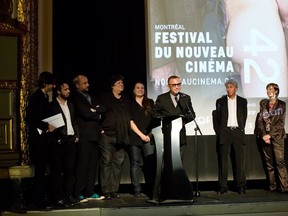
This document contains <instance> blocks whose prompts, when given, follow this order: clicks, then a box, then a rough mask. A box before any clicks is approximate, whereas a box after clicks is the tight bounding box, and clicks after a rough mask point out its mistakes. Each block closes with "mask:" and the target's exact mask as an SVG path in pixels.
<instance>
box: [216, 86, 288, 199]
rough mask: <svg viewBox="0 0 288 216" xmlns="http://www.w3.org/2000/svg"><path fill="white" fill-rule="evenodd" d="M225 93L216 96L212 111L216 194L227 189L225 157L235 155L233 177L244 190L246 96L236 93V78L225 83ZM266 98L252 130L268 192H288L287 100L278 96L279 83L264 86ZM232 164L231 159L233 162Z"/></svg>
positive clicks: (223, 192)
mask: <svg viewBox="0 0 288 216" xmlns="http://www.w3.org/2000/svg"><path fill="white" fill-rule="evenodd" d="M225 86H226V92H227V95H224V96H223V97H221V98H219V99H217V101H216V110H215V113H214V115H215V116H214V130H215V132H216V135H217V142H218V146H217V147H218V154H219V186H220V188H219V191H218V193H219V194H225V193H227V190H228V184H227V178H228V159H229V156H230V152H231V153H232V155H233V156H234V161H233V162H234V166H232V167H233V168H234V170H233V171H234V172H233V174H234V180H235V185H236V191H237V192H238V193H239V194H244V193H246V175H245V145H246V142H245V124H246V119H247V100H246V99H245V98H243V97H240V96H239V95H237V90H238V84H237V82H236V81H235V80H228V81H226V83H225ZM266 91H267V96H268V99H263V100H261V101H260V111H259V113H258V115H257V118H256V125H255V134H256V137H257V140H258V141H259V144H260V146H261V149H262V152H263V155H264V159H265V161H264V163H265V165H266V166H265V167H266V170H265V171H266V172H267V179H268V191H269V192H277V191H279V192H283V193H288V174H287V168H286V164H285V158H284V139H285V138H286V132H285V113H286V103H285V102H284V101H282V100H280V99H278V95H279V91H280V89H279V86H278V85H277V84H276V83H269V84H267V86H266ZM232 164H233V163H232Z"/></svg>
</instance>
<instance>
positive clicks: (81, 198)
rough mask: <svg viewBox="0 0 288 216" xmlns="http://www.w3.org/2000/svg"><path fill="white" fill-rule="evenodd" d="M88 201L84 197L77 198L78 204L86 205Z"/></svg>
mask: <svg viewBox="0 0 288 216" xmlns="http://www.w3.org/2000/svg"><path fill="white" fill-rule="evenodd" d="M87 202H88V199H86V198H85V197H84V196H79V200H78V203H87Z"/></svg>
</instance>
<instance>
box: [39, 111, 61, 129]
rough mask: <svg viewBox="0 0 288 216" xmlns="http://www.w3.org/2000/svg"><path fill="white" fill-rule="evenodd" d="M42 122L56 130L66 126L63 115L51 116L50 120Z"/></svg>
mask: <svg viewBox="0 0 288 216" xmlns="http://www.w3.org/2000/svg"><path fill="white" fill-rule="evenodd" d="M42 121H43V122H47V123H48V124H51V125H53V126H54V127H55V128H59V127H62V126H63V125H65V123H64V119H63V116H62V114H61V113H58V114H56V115H53V116H50V117H49V118H46V119H43V120H42Z"/></svg>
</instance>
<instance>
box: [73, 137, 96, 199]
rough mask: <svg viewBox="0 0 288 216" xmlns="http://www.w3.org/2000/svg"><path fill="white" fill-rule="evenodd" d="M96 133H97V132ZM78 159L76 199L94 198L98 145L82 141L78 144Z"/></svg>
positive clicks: (94, 142) (93, 142)
mask: <svg viewBox="0 0 288 216" xmlns="http://www.w3.org/2000/svg"><path fill="white" fill-rule="evenodd" d="M95 133H96V132H95ZM77 145H78V146H77V159H76V171H75V177H76V179H75V189H74V194H75V197H79V196H80V195H82V196H85V197H90V196H92V195H93V194H94V193H95V192H94V187H95V179H96V170H97V166H98V158H99V157H98V156H99V155H98V143H97V142H96V141H84V140H82V141H81V139H80V142H79V143H78V144H77Z"/></svg>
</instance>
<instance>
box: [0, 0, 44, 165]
mask: <svg viewBox="0 0 288 216" xmlns="http://www.w3.org/2000/svg"><path fill="white" fill-rule="evenodd" d="M12 3H13V4H12ZM11 4H12V5H13V7H14V8H13V9H12V10H11ZM15 7H16V8H15ZM11 11H12V12H13V11H14V12H17V13H15V14H16V16H15V17H12V16H11V15H12V12H11ZM1 35H3V36H12V37H14V36H15V37H17V38H18V76H17V80H1V79H0V89H10V90H13V92H15V93H16V100H15V105H17V109H16V110H15V112H14V113H13V119H16V122H14V121H13V130H14V131H15V128H17V133H16V135H15V136H16V137H14V135H13V150H14V154H15V155H17V157H18V156H19V158H18V161H17V163H18V164H19V165H25V164H30V159H29V146H28V142H27V129H26V122H25V116H26V106H27V101H28V97H29V96H30V95H31V93H32V92H33V91H34V90H35V85H34V83H36V80H37V78H38V0H13V1H12V0H1V1H0V36H1ZM18 107H19V109H18ZM1 157H2V155H1ZM2 158H3V157H2ZM7 158H11V156H7ZM10 162H11V161H10ZM7 164H9V162H8V163H7ZM14 165H15V164H14Z"/></svg>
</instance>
